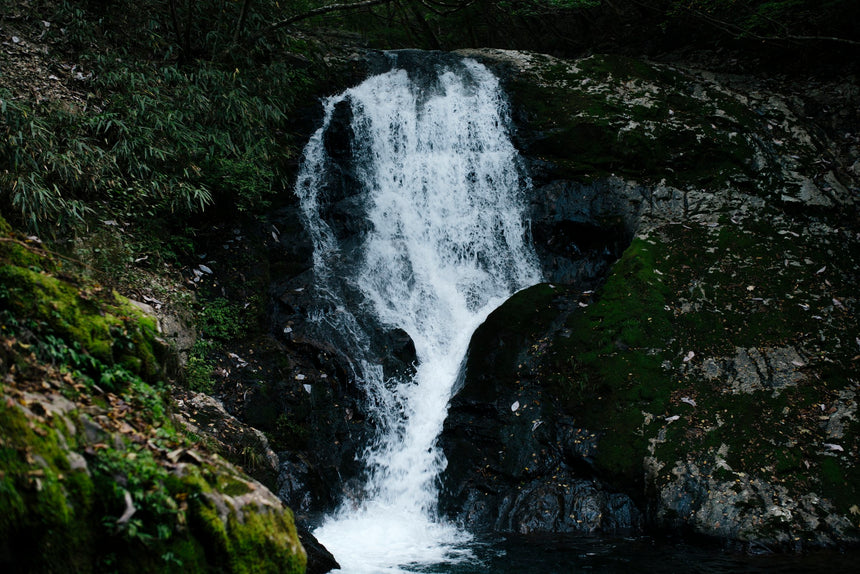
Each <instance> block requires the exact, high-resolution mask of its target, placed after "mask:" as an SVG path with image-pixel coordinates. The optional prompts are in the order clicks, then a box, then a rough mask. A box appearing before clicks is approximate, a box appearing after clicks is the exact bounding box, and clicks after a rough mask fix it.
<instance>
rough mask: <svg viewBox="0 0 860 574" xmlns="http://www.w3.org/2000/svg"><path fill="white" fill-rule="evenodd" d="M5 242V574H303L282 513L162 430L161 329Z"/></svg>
mask: <svg viewBox="0 0 860 574" xmlns="http://www.w3.org/2000/svg"><path fill="white" fill-rule="evenodd" d="M0 222H2V220H0ZM2 230H3V232H2V236H0V277H2V283H0V319H2V327H0V329H2V330H0V376H2V382H0V568H2V569H3V571H10V572H58V571H63V572H94V571H117V572H186V571H192V572H208V571H218V572H237V573H238V572H304V570H305V561H306V557H305V552H304V549H303V548H302V546H301V544H300V543H299V539H298V536H297V533H296V527H295V525H294V522H293V516H292V513H291V512H290V510H289V509H287V508H285V507H284V506H283V504H282V503H281V502H280V500H279V499H278V498H277V497H276V496H275V495H273V494H272V493H271V492H270V491H268V490H267V489H266V488H265V487H264V486H263V485H261V484H260V483H258V482H256V481H254V480H253V479H250V478H249V477H247V476H246V475H245V474H244V473H242V472H241V471H240V470H238V469H237V468H236V467H234V466H233V465H231V464H229V463H227V462H226V461H224V460H223V459H221V458H220V457H219V456H217V455H214V454H210V453H208V452H206V450H205V449H201V448H200V447H199V446H198V445H195V438H196V437H194V435H191V434H189V433H187V432H186V431H185V430H184V429H183V428H182V427H181V426H180V425H178V424H177V423H175V422H174V420H173V418H172V417H171V415H170V406H169V403H170V400H169V394H168V389H167V387H166V385H165V384H164V383H162V382H161V381H160V375H161V374H163V369H162V367H161V365H162V363H163V361H162V357H161V355H162V354H163V353H165V352H166V350H165V349H164V347H163V344H162V343H160V342H159V341H158V337H157V327H156V324H155V320H154V319H153V318H152V317H149V316H146V315H144V314H143V313H141V312H140V311H139V310H138V308H137V307H135V306H134V305H131V304H130V303H129V302H128V301H127V300H126V299H124V298H122V297H120V296H118V295H116V294H115V293H113V292H112V291H109V290H105V289H101V288H100V287H99V286H98V285H96V284H94V283H92V282H89V281H85V280H83V279H81V278H80V276H79V275H77V274H76V273H75V272H74V269H72V268H65V267H64V266H63V264H62V263H61V262H60V260H59V259H58V258H56V257H53V256H51V255H50V254H49V253H48V252H47V251H46V250H45V248H44V246H42V245H40V244H39V243H37V242H36V241H34V240H32V239H27V238H25V237H23V236H18V235H15V234H13V233H12V232H11V230H10V229H8V227H6V226H2Z"/></svg>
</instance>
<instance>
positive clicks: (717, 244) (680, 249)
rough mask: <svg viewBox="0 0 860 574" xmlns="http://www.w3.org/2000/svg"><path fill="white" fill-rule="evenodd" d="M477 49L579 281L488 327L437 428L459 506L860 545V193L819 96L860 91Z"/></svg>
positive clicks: (533, 201) (555, 257)
mask: <svg viewBox="0 0 860 574" xmlns="http://www.w3.org/2000/svg"><path fill="white" fill-rule="evenodd" d="M468 55H470V56H472V57H475V58H477V59H479V60H481V61H483V62H486V63H487V64H488V65H490V66H491V67H492V68H493V69H494V70H495V71H496V72H497V73H498V74H499V75H500V77H501V81H502V84H503V85H504V86H505V87H506V89H507V90H508V92H509V94H510V96H511V101H512V105H513V117H514V120H515V123H516V124H517V130H516V136H515V137H516V142H517V146H518V147H519V149H520V150H521V152H522V153H523V155H524V157H525V159H524V161H525V162H526V163H527V164H528V165H529V168H530V171H531V175H532V181H533V187H532V189H531V191H530V196H529V199H530V205H531V211H530V218H531V222H532V232H533V236H534V238H535V240H536V243H537V246H536V249H537V251H538V253H539V256H540V258H541V263H542V266H543V270H544V273H545V276H546V278H547V279H548V280H549V281H551V282H552V284H554V285H556V286H560V287H561V288H560V289H558V290H557V291H556V293H555V295H554V296H553V295H550V294H549V293H548V292H547V293H544V294H543V295H540V291H539V290H535V291H527V292H526V293H528V294H529V295H528V297H524V296H522V295H517V296H515V297H514V298H513V299H512V300H511V302H509V303H510V306H503V307H502V308H500V309H499V310H498V312H497V313H498V314H494V315H491V316H490V318H489V319H488V321H487V323H486V326H487V328H486V329H485V330H482V329H479V330H478V331H477V332H476V333H475V336H474V337H473V340H472V345H471V347H470V351H469V357H468V362H467V369H466V372H465V374H464V377H463V382H462V389H461V390H460V392H459V393H458V394H457V395H456V396H455V397H454V398H453V399H452V401H451V409H450V416H449V420H448V421H447V422H446V425H445V431H444V432H443V435H442V437H441V439H440V444H442V446H443V447H444V448H445V452H446V455H447V456H448V458H449V466H448V469H447V470H446V473H445V476H444V477H443V478H444V484H445V487H446V490H445V492H444V494H443V508H444V509H445V510H446V512H448V513H449V514H451V515H453V516H456V517H457V518H459V519H461V520H463V521H464V522H465V523H467V524H474V525H476V526H481V525H483V526H484V527H487V528H496V529H501V530H506V531H523V532H526V531H539V530H543V529H565V528H571V529H573V530H574V531H588V529H590V528H593V527H594V528H598V529H603V528H611V527H610V526H608V523H606V522H600V523H599V524H598V523H597V522H596V521H595V520H593V518H594V517H595V516H597V514H598V513H600V512H603V509H604V507H611V506H613V503H611V502H609V501H610V500H611V497H612V496H614V495H616V494H617V495H618V499H616V502H618V506H617V508H620V509H621V510H619V511H618V512H619V513H620V516H624V517H625V518H619V521H618V523H619V524H636V523H637V520H638V519H636V518H634V517H633V516H634V513H633V512H630V513H625V510H624V509H625V508H636V507H637V506H636V505H638V508H639V509H646V508H647V509H648V516H647V517H645V518H646V519H647V520H645V521H644V522H645V523H650V524H655V525H659V526H668V527H669V528H677V529H680V530H690V531H693V532H696V533H698V534H704V535H707V536H713V537H719V538H726V539H732V540H737V541H744V542H749V543H750V544H757V543H761V544H764V545H767V546H772V547H779V548H796V547H797V545H807V544H809V545H819V546H821V545H825V546H826V545H839V544H845V543H850V542H851V541H854V540H857V539H858V534H857V530H856V525H854V526H852V518H851V517H852V516H853V514H852V513H854V512H855V511H856V499H857V493H858V491H857V486H856V485H857V484H860V483H858V482H857V476H858V475H857V466H856V464H855V461H854V459H853V458H852V457H856V452H858V449H860V443H858V436H857V434H856V432H855V431H854V430H853V428H854V426H855V425H854V423H855V422H856V421H855V418H856V392H857V383H856V377H855V376H854V374H853V367H852V365H854V364H855V363H856V360H857V344H858V342H857V341H855V340H854V339H855V337H854V335H853V333H856V332H857V318H856V313H855V312H854V311H855V310H856V299H855V298H854V297H853V296H852V295H849V293H850V292H852V289H853V285H855V284H856V270H857V268H858V266H860V255H858V254H860V250H858V246H860V232H858V230H857V226H856V205H855V204H856V199H857V197H858V193H860V185H858V180H857V177H856V176H857V174H856V172H855V170H852V169H851V166H852V165H856V161H857V152H856V146H853V145H848V146H846V145H845V143H846V142H849V141H850V142H853V141H854V139H853V136H851V135H850V134H846V133H841V134H840V133H839V129H838V128H836V127H835V124H834V120H833V117H830V115H828V114H823V113H821V110H822V109H823V108H822V107H821V104H820V102H821V101H825V100H827V101H836V100H839V101H848V100H852V98H853V99H856V94H857V93H860V92H858V91H857V90H856V89H854V88H856V86H853V84H856V81H855V80H851V81H849V83H850V84H852V90H849V91H842V94H841V95H835V94H836V93H835V92H832V93H825V92H826V90H822V89H821V88H820V87H819V86H816V85H814V82H813V83H812V84H813V85H811V87H812V88H813V89H812V90H810V91H807V93H801V92H802V91H803V89H802V88H799V87H795V86H792V85H790V83H786V82H783V83H782V84H781V86H780V89H781V90H783V91H782V92H778V91H776V90H775V89H774V86H775V85H776V84H778V83H779V82H767V81H762V80H760V79H757V78H748V77H739V76H728V75H718V74H713V73H709V72H704V71H701V70H694V69H687V68H684V67H681V66H662V65H652V64H650V63H644V62H639V61H634V60H629V59H625V58H621V57H614V56H610V57H604V56H594V57H590V58H586V59H581V60H576V61H573V60H568V61H565V60H558V59H555V58H551V57H549V56H544V55H539V54H527V53H519V52H507V51H497V50H474V51H468ZM831 88H832V87H831ZM849 92H850V94H853V95H848V96H846V94H848V93H849ZM840 98H841V99H840ZM849 108H850V106H849ZM848 115H851V114H850V113H849V114H848ZM813 118H815V119H817V120H819V123H818V124H816V123H814V122H811V121H810V120H811V119H813ZM822 128H823V129H822ZM837 166H838V167H837ZM849 220H850V222H849ZM619 254H621V256H620V259H619V258H618V255H619ZM592 289H594V291H595V292H594V293H593V294H589V296H588V297H585V296H584V295H585V293H588V292H590V291H591V290H592ZM518 305H520V306H521V307H520V308H519V309H517V307H518ZM506 307H507V308H506ZM526 309H530V310H529V311H526ZM514 311H516V312H514ZM479 357H486V360H482V359H480V358H479ZM512 404H517V405H518V408H517V409H516V410H515V411H511V409H510V406H511V405H512ZM537 423H541V424H540V425H538V426H535V425H537ZM548 428H552V429H554V430H553V431H552V432H549V431H548V430H547V429H548ZM577 441H579V442H577ZM716 445H719V447H717V446H716ZM553 476H556V477H564V479H565V482H564V483H562V484H567V485H568V488H567V489H565V488H564V487H560V486H558V484H557V483H556V482H554V481H553V480H552V477H553ZM512 485H516V486H515V487H516V490H513V489H512V488H511V487H512ZM592 487H594V488H596V492H597V493H595V492H592V491H591V490H590V489H591V488H592ZM567 497H571V498H570V500H569V499H568V498H567ZM626 501H631V502H630V505H628V504H627V502H626ZM631 505H632V506H631ZM852 505H853V506H852ZM852 508H853V509H854V510H852ZM609 512H610V514H611V513H612V511H609ZM565 513H566V514H565ZM570 514H573V515H574V516H577V518H576V519H575V520H574V522H573V523H570V522H565V520H566V519H565V516H570ZM603 516H604V519H605V518H606V515H605V514H604V515H603ZM640 518H641V517H640ZM577 521H582V522H577ZM582 525H584V526H582ZM577 528H580V529H581V530H576V529H577Z"/></svg>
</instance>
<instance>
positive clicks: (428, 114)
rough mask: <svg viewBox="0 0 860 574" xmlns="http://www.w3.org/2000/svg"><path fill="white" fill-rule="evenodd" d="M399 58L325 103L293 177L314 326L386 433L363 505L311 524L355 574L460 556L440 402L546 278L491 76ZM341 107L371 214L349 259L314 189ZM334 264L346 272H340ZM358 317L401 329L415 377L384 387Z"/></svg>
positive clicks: (371, 458)
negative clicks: (447, 508)
mask: <svg viewBox="0 0 860 574" xmlns="http://www.w3.org/2000/svg"><path fill="white" fill-rule="evenodd" d="M392 58H396V56H392ZM394 66H395V67H394V69H392V70H391V71H389V72H387V73H384V74H381V75H378V76H374V77H372V78H370V79H368V80H367V81H365V82H364V83H362V84H361V85H359V86H357V87H355V88H352V89H349V90H347V91H346V92H344V93H343V94H341V95H339V96H337V97H334V98H331V99H329V100H328V101H327V102H326V103H325V107H326V116H325V120H324V125H323V127H322V128H321V129H320V130H319V131H318V132H317V133H316V134H315V135H314V136H313V137H312V139H311V141H310V142H309V143H308V145H307V147H306V149H305V161H304V164H303V167H302V170H301V172H300V175H299V180H298V184H297V186H296V193H297V194H298V195H299V197H300V200H301V204H302V208H303V211H304V214H305V216H306V221H307V223H308V225H309V228H310V230H311V235H312V237H313V240H314V249H315V252H314V257H315V260H314V263H315V273H316V277H317V283H318V284H317V288H318V290H319V292H320V294H321V295H323V297H324V298H325V299H327V302H328V311H327V312H321V313H320V314H319V317H318V319H319V321H320V322H322V323H326V324H328V325H329V327H330V329H331V333H332V336H334V337H335V338H337V340H338V342H339V343H341V344H343V345H345V346H347V347H348V348H349V351H350V352H351V353H354V354H357V355H359V356H356V357H354V359H355V360H356V365H357V368H356V370H357V372H356V378H357V380H358V381H359V382H360V384H362V385H363V386H364V388H365V390H366V391H367V395H368V399H369V401H371V409H372V411H373V416H374V420H375V422H376V425H377V428H378V429H380V433H379V436H378V437H377V439H376V441H375V442H374V443H373V444H372V445H370V446H369V448H368V449H367V451H366V453H365V463H366V465H367V468H368V476H369V478H368V482H367V485H366V487H365V496H364V498H363V499H362V500H359V501H350V502H349V504H345V505H344V506H343V507H342V508H341V509H340V510H339V511H338V512H337V513H336V514H335V515H334V516H331V517H329V518H328V519H327V520H326V522H325V523H324V524H323V525H322V526H321V527H320V528H319V529H317V530H316V532H315V534H316V536H317V538H319V539H320V541H321V542H322V543H323V544H324V545H325V546H326V547H327V548H328V549H329V550H330V551H331V552H332V553H333V554H334V555H335V557H336V558H337V560H338V561H339V562H340V563H341V566H342V568H343V571H345V572H350V573H357V572H374V573H376V572H400V571H403V570H401V569H402V568H407V565H408V564H416V563H418V564H427V563H435V562H442V561H445V560H456V559H457V557H458V554H457V550H456V548H457V546H458V544H459V543H461V542H462V541H463V540H464V539H467V538H468V535H466V534H465V533H463V532H460V531H458V530H457V528H455V527H454V526H452V525H449V524H446V523H445V522H444V521H443V520H441V519H439V518H438V517H437V516H436V515H435V504H436V498H437V490H436V481H437V478H438V475H439V473H440V472H441V471H442V470H444V468H445V465H446V461H445V458H444V456H443V454H442V453H441V451H440V450H439V449H438V448H437V446H436V440H437V437H438V435H439V433H440V432H441V430H442V425H443V422H444V419H445V416H446V412H447V403H448V400H449V399H450V396H451V392H452V387H453V385H454V383H455V381H456V379H457V375H458V372H459V370H460V368H461V364H462V362H463V359H464V356H465V353H466V350H467V347H468V344H469V340H470V338H471V336H472V333H473V332H474V330H475V329H476V328H477V327H478V326H479V325H480V324H481V323H482V322H483V321H484V320H485V319H486V317H487V315H488V314H489V313H490V312H491V311H492V310H493V309H495V308H496V307H497V306H498V305H500V304H501V303H502V302H504V301H505V299H507V298H508V297H510V295H511V294H513V293H514V292H515V291H517V290H519V289H522V288H524V287H527V286H529V285H532V284H534V283H537V282H538V281H539V280H540V271H539V268H538V264H537V259H536V257H535V255H534V252H533V250H532V248H531V247H530V245H529V244H528V243H527V232H526V228H525V226H524V222H523V211H524V205H523V187H524V185H526V183H525V179H524V177H523V174H522V170H521V169H520V168H519V162H518V156H517V152H516V150H515V148H514V147H513V145H512V144H511V142H510V139H509V137H508V134H507V131H506V129H507V126H508V124H509V120H508V116H507V107H506V102H505V99H504V96H503V94H502V93H501V91H500V88H499V84H498V81H497V79H496V78H495V77H494V76H493V75H492V74H491V73H490V72H489V71H488V70H487V69H486V68H485V67H484V66H482V65H480V64H478V63H477V62H474V61H472V60H468V59H466V60H462V61H456V62H455V61H449V62H448V63H447V64H444V65H443V64H441V63H440V64H439V65H438V69H437V75H436V77H435V78H434V79H433V80H432V81H430V82H427V81H416V80H415V79H413V78H411V77H410V74H409V73H407V71H406V70H403V69H398V68H397V64H396V62H395V64H394ZM341 102H348V104H349V105H350V107H351V110H352V119H351V128H352V132H353V136H352V144H351V150H352V155H353V158H354V160H355V170H356V172H357V174H358V178H357V179H358V180H359V181H360V186H361V187H362V189H361V190H360V197H362V198H363V199H362V206H363V208H364V209H365V210H366V217H367V220H368V222H369V226H368V227H367V230H366V233H365V234H364V235H363V237H362V239H361V244H360V246H359V247H358V248H357V249H355V248H354V247H353V248H351V249H353V251H352V252H351V254H350V256H349V257H348V258H347V259H349V261H345V260H344V259H345V257H344V253H343V252H342V248H341V246H340V245H339V244H338V241H337V239H336V233H334V232H333V231H332V228H331V227H329V225H328V224H327V223H326V221H324V217H323V213H324V211H325V210H324V208H323V206H324V204H325V202H326V201H327V199H329V198H326V197H321V195H324V194H323V193H322V192H321V191H320V190H321V188H322V187H323V184H322V178H323V177H324V174H325V173H326V169H327V162H329V161H330V158H329V157H328V155H327V153H326V149H325V145H324V134H325V131H326V129H328V127H329V123H330V121H331V118H332V113H333V110H334V109H335V107H336V106H337V105H338V104H339V103H341ZM341 105H343V104H341ZM343 273H346V274H348V275H349V276H348V277H345V278H342V279H345V280H346V281H345V282H343V281H336V280H335V276H336V275H338V274H343ZM339 285H340V286H339ZM342 285H348V288H349V289H357V290H358V292H359V293H360V298H361V302H360V303H358V306H359V307H361V309H348V308H346V304H345V303H344V300H346V299H347V297H344V294H343V293H342V292H341V291H342V290H343V289H345V288H344V287H342ZM350 299H351V300H354V299H355V297H351V298H350ZM360 313H372V314H373V315H374V316H375V319H376V320H377V321H378V322H379V323H381V324H383V325H388V326H391V327H397V328H400V329H402V330H404V331H405V332H406V333H408V334H409V336H410V337H411V338H412V340H413V342H414V344H415V349H416V353H417V358H418V364H417V370H416V373H415V375H414V377H412V378H410V379H409V380H402V381H390V380H389V381H386V380H384V377H383V374H382V369H381V367H379V366H378V365H373V364H372V363H371V361H370V360H369V359H368V358H367V357H363V356H361V355H362V353H366V350H367V348H368V347H367V346H368V341H369V338H370V337H369V335H368V333H366V332H365V329H364V328H363V327H362V326H361V325H362V322H361V321H360V320H357V319H356V316H357V315H359V314H360ZM461 557H462V556H461Z"/></svg>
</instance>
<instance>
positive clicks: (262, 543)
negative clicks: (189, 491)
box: [190, 496, 307, 574]
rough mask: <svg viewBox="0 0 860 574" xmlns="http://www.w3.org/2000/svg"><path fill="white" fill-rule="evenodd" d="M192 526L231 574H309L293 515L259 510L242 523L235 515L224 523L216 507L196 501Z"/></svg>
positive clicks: (215, 560)
mask: <svg viewBox="0 0 860 574" xmlns="http://www.w3.org/2000/svg"><path fill="white" fill-rule="evenodd" d="M190 520H191V522H190V524H191V526H192V528H193V530H194V531H195V533H196V536H197V537H198V538H199V539H200V540H201V542H202V544H203V546H204V548H205V549H206V552H207V554H208V555H209V556H210V557H211V558H212V559H213V563H215V564H221V565H222V567H226V568H227V570H228V571H229V572H231V573H236V574H253V573H257V572H272V573H278V572H283V573H300V572H304V571H305V567H306V561H307V558H306V555H305V553H304V550H302V549H301V547H300V546H298V533H297V532H296V528H295V524H294V521H293V516H292V513H291V512H290V511H289V510H285V511H284V512H277V511H274V510H273V509H267V508H262V507H261V508H258V509H256V511H253V512H248V511H247V510H246V512H245V513H244V515H243V516H242V518H241V519H239V518H238V517H237V516H236V515H235V513H231V514H230V515H229V516H228V517H227V520H226V523H225V521H224V520H222V519H221V517H220V516H219V514H218V511H217V509H216V508H215V505H214V503H213V502H212V501H211V500H209V499H207V498H205V497H202V496H199V497H196V498H195V500H194V504H193V506H192V509H191V517H190Z"/></svg>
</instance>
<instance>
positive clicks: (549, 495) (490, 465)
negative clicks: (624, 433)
mask: <svg viewBox="0 0 860 574" xmlns="http://www.w3.org/2000/svg"><path fill="white" fill-rule="evenodd" d="M571 298H575V293H573V290H572V288H570V287H551V286H548V285H537V286H535V287H532V288H530V289H526V290H524V291H521V292H520V293H517V294H516V295H514V296H513V297H512V298H511V299H510V300H509V301H507V302H506V303H505V304H504V305H502V307H500V308H499V309H497V310H496V311H495V312H493V313H492V314H491V315H490V317H489V318H488V319H487V321H486V322H485V323H484V324H483V325H482V326H481V327H479V328H478V330H477V331H476V332H475V335H474V336H473V338H472V345H471V348H470V353H469V357H468V360H467V364H466V368H465V373H464V381H463V385H462V388H461V389H460V390H459V392H458V393H457V394H456V395H455V397H454V398H453V399H452V401H451V405H450V408H449V411H448V418H447V419H446V421H445V427H444V430H443V433H442V435H441V437H440V444H441V446H442V447H443V449H444V451H445V453H446V456H447V457H448V460H449V463H448V468H447V470H446V472H445V475H444V477H443V494H442V497H441V501H440V502H441V508H442V509H443V511H445V512H447V513H448V514H450V515H452V516H453V517H454V518H456V519H457V520H458V521H460V522H462V523H464V524H466V525H468V526H469V527H471V528H474V529H476V530H484V529H492V530H494V531H498V532H516V533H521V534H529V533H537V532H581V533H594V532H620V531H625V532H631V531H638V530H639V529H640V528H641V526H642V515H641V513H640V512H639V510H638V509H637V508H636V506H635V505H634V504H633V501H632V500H631V499H630V497H629V496H627V495H626V494H622V493H616V492H613V491H612V490H611V488H610V487H609V486H608V485H606V484H604V483H603V482H602V481H601V479H600V478H599V476H598V475H597V474H596V473H595V471H594V469H593V466H592V457H593V455H594V453H595V450H596V448H597V442H598V437H597V436H596V435H595V434H594V433H592V432H589V431H588V430H587V429H584V428H580V427H578V426H577V425H576V423H575V421H574V420H573V419H572V418H570V417H566V416H564V415H563V414H562V412H561V408H560V405H559V404H558V400H557V398H556V397H555V396H554V394H555V393H554V390H553V389H552V388H551V387H550V386H548V385H544V384H541V382H540V381H539V380H538V379H537V378H536V377H534V376H533V375H532V372H531V371H532V369H533V368H534V367H535V361H534V360H533V359H532V358H530V357H528V356H527V354H526V353H525V352H524V351H523V349H527V348H529V347H532V346H533V345H535V344H536V346H539V345H540V344H541V343H540V341H539V340H538V336H539V335H541V334H542V333H545V332H547V331H552V330H553V328H554V327H553V325H554V324H555V323H557V322H558V319H559V317H564V316H565V315H566V314H568V313H570V311H571V308H570V306H569V303H570V299H571Z"/></svg>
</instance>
